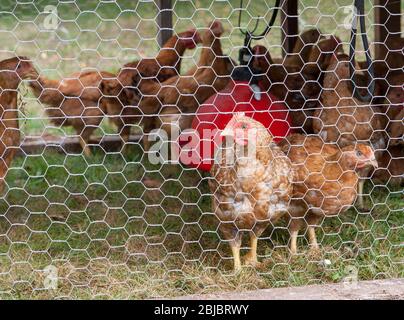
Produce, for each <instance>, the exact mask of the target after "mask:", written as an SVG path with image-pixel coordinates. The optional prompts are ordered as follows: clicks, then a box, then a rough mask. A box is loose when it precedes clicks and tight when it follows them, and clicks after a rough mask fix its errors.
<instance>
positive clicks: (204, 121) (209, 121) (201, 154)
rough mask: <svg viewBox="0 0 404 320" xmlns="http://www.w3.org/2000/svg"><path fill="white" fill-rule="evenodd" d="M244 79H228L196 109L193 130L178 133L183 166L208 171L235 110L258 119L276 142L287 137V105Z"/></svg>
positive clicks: (288, 129)
mask: <svg viewBox="0 0 404 320" xmlns="http://www.w3.org/2000/svg"><path fill="white" fill-rule="evenodd" d="M256 89H258V90H255V91H258V92H257V93H255V92H254V90H253V87H252V86H250V85H249V82H247V81H234V80H232V81H230V83H229V84H228V86H227V87H226V88H225V89H223V90H222V91H221V92H219V93H217V94H215V95H213V96H211V97H210V98H209V99H208V100H206V101H205V103H204V104H203V105H201V106H200V108H199V109H198V111H197V113H196V116H195V118H194V120H193V122H192V128H193V129H194V130H193V132H188V133H187V132H185V133H183V134H182V136H181V138H180V139H181V141H182V142H185V145H184V143H181V144H182V145H183V146H182V149H181V151H180V161H181V162H182V163H184V164H185V165H189V166H192V167H196V168H198V169H201V170H204V171H209V170H210V168H211V166H212V162H213V158H214V155H215V151H216V149H217V147H218V146H219V144H221V142H222V137H220V131H221V130H223V129H224V128H225V127H226V125H227V123H228V122H229V121H230V119H231V118H232V116H233V114H234V113H235V112H245V114H246V116H249V117H252V118H253V119H255V120H257V121H259V122H261V123H262V124H263V125H264V126H265V127H266V128H268V130H269V131H270V133H271V134H272V136H274V138H275V141H279V140H280V139H281V138H283V137H285V136H287V135H288V134H289V132H290V127H291V121H290V117H289V114H288V108H287V107H286V106H285V105H284V104H283V103H280V102H274V101H276V100H278V99H277V98H276V97H274V96H273V95H271V94H267V93H266V92H259V91H260V90H259V87H258V86H256Z"/></svg>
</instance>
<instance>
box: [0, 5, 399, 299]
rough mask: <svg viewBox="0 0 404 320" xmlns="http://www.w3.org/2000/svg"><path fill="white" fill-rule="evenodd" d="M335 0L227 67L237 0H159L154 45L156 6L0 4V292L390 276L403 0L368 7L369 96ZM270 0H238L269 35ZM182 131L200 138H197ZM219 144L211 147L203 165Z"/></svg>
mask: <svg viewBox="0 0 404 320" xmlns="http://www.w3.org/2000/svg"><path fill="white" fill-rule="evenodd" d="M334 2H335V3H333V4H332V5H330V2H329V1H324V0H321V1H316V0H307V1H304V2H300V3H299V8H298V9H299V15H298V19H297V20H293V19H292V18H293V17H294V16H292V13H291V12H292V11H289V10H287V8H289V9H290V8H291V7H293V2H292V1H289V3H286V4H282V12H281V13H280V15H281V16H282V17H281V18H282V19H280V17H279V16H278V18H277V19H276V21H275V24H274V26H273V28H272V30H271V32H270V33H269V34H268V35H267V36H266V37H264V38H263V39H261V40H259V41H253V44H252V46H254V48H253V52H254V56H253V58H252V60H250V63H249V64H248V65H247V66H245V67H244V68H235V65H236V62H235V61H237V60H238V52H239V49H240V48H241V47H242V46H243V39H244V36H243V34H242V33H241V32H240V30H241V29H240V27H239V25H238V18H239V6H240V3H239V1H233V0H229V1H205V0H200V1H181V0H176V1H172V11H170V12H171V13H172V20H173V30H174V33H175V35H174V36H173V37H172V38H169V39H168V40H167V42H166V44H165V46H164V48H163V49H159V48H158V42H157V39H158V37H157V34H158V30H159V26H158V24H157V22H156V21H158V20H159V19H158V16H159V7H158V5H157V4H156V3H155V2H153V1H146V0H143V1H128V0H122V1H121V0H118V1H101V2H99V1H79V0H77V1H56V0H49V1H18V2H14V1H2V8H1V11H0V17H1V19H0V25H1V28H0V29H1V32H0V36H1V40H2V41H1V42H2V45H1V49H0V58H1V59H0V60H2V59H6V58H7V59H8V60H4V61H2V62H0V90H1V91H0V105H1V106H2V122H1V123H2V126H1V128H0V132H1V133H2V134H1V141H2V144H1V147H0V150H1V153H2V164H1V174H2V181H1V183H2V188H3V191H2V195H1V198H0V297H2V298H55V297H59V298H63V297H65V298H95V297H105V298H145V297H167V296H178V295H183V294H194V293H207V292H212V291H217V290H244V289H256V288H267V287H274V286H295V285H305V284H313V283H322V282H330V281H331V282H338V281H352V280H357V279H360V280H365V279H376V278H393V277H403V276H404V274H403V247H402V245H403V243H402V241H403V222H404V216H403V205H404V200H403V188H402V186H403V182H402V181H403V168H404V165H403V147H402V144H403V102H404V100H403V99H404V98H403V79H404V78H403V65H404V63H403V61H404V56H403V51H402V48H403V38H401V33H400V28H399V27H400V24H401V23H402V21H403V15H402V14H400V6H401V7H402V4H400V3H399V1H388V2H389V7H388V8H389V10H392V12H396V14H393V15H391V16H390V18H389V19H390V20H391V21H390V22H389V23H388V22H386V21H388V19H386V18H383V17H385V14H386V12H385V11H383V8H384V7H383V6H381V5H380V3H382V2H383V1H375V2H374V3H373V2H371V1H366V3H365V4H366V6H365V15H364V17H365V20H366V25H367V30H366V31H367V35H368V37H369V39H370V44H371V52H372V55H373V57H375V51H374V46H375V44H376V45H379V51H377V50H376V53H377V52H378V53H377V59H375V62H374V64H373V65H374V77H375V78H374V80H375V82H376V90H375V92H374V98H373V99H372V101H371V102H363V101H361V100H359V99H358V98H356V97H354V96H353V94H352V92H353V90H352V82H351V81H350V80H349V79H351V75H350V73H349V62H348V61H349V57H348V56H347V55H346V54H344V53H345V52H348V51H349V44H350V43H349V40H350V38H349V34H350V30H351V22H352V17H353V14H354V12H355V11H354V9H353V8H354V7H353V5H352V2H353V1H349V0H335V1H334ZM273 3H274V1H245V3H244V7H243V8H244V9H243V14H242V19H241V25H242V28H244V27H248V28H250V29H252V28H253V27H254V26H255V23H256V22H255V21H256V19H258V20H259V22H260V23H259V24H258V30H260V29H263V25H265V22H268V21H269V20H270V18H271V16H272V13H273V12H274V9H273ZM397 7H398V10H397ZM393 10H395V11H393ZM382 11H383V12H384V13H383V12H382ZM383 19H385V20H383ZM162 20H163V21H162V23H167V21H166V20H164V19H162ZM212 21H216V22H214V23H212ZM280 21H282V22H280ZM297 22H298V23H299V25H298V27H299V29H300V30H301V31H300V32H299V33H298V34H295V35H294V34H293V30H294V28H295V27H296V25H295V24H294V23H297ZM381 25H382V26H384V25H385V26H386V28H385V29H383V30H387V31H385V32H386V33H387V37H386V40H385V39H384V38H383V40H381V42H380V39H376V40H374V37H373V34H374V29H375V28H376V29H377V27H378V26H381ZM282 27H283V28H284V30H286V31H285V32H288V37H281V33H282V32H281V30H282ZM287 30H289V31H287ZM291 30H292V31H291ZM380 30H381V29H380V28H379V29H378V30H376V34H378V32H379V33H380V34H382V33H383V30H382V31H380ZM397 30H398V31H397ZM396 31H397V32H396ZM165 34H166V32H161V37H162V38H164V37H165ZM358 40H359V39H358ZM358 42H360V41H358ZM256 45H257V46H256ZM286 45H287V46H289V48H290V52H289V53H288V54H287V55H284V56H282V52H283V53H285V52H284V51H282V48H285V47H287V46H286ZM293 45H294V47H293ZM195 47H196V48H195ZM358 48H359V49H358V50H357V51H358V53H357V57H356V61H357V65H356V67H357V73H358V74H357V75H356V76H355V78H356V83H357V86H358V87H359V88H362V89H359V90H362V91H363V90H365V91H366V87H367V84H368V83H369V81H368V78H369V77H368V78H367V77H366V76H367V75H368V74H367V73H366V72H363V71H364V69H366V64H365V63H364V62H363V61H364V54H363V49H362V47H361V45H358ZM17 55H18V56H20V58H13V56H17ZM10 57H11V58H10ZM235 69H237V70H238V71H234V70H235ZM246 69H247V70H248V69H249V70H252V71H253V72H254V73H255V74H256V75H258V76H255V77H252V78H249V77H248V72H246ZM359 69H362V70H361V71H362V72H359V71H358V70H359ZM240 70H241V71H240ZM231 74H232V75H233V77H234V78H235V79H236V80H235V82H233V80H231V77H230V75H231ZM20 82H21V84H20ZM19 84H20V85H19ZM18 85H19V86H18ZM17 88H18V89H17ZM222 90H223V91H222ZM219 92H221V93H220V94H218V93H219ZM17 94H18V99H17ZM211 96H213V97H212V98H210V100H208V102H207V103H205V104H204V105H203V106H202V107H201V105H202V104H203V103H204V102H205V101H206V100H207V99H208V98H209V97H211ZM236 111H246V112H247V113H246V115H245V116H243V115H242V114H239V113H237V114H235V112H236ZM234 114H235V116H234V118H232V116H233V115H234ZM251 117H253V118H254V119H255V120H256V121H254V120H251ZM230 118H232V120H231V121H230V122H229V120H230ZM16 119H17V120H18V121H15V120H16ZM228 122H229V123H228ZM227 123H228V124H227ZM225 127H226V130H223V129H224V128H225ZM265 127H267V128H269V131H268V130H267V129H265ZM191 128H193V129H195V128H196V129H197V131H196V132H197V133H202V134H205V133H206V132H208V133H207V134H208V135H206V136H205V135H203V136H202V138H203V139H204V140H206V141H207V144H205V145H203V146H202V147H201V148H199V143H196V144H194V145H190V144H189V143H190V142H192V141H197V140H193V137H195V130H194V131H188V132H187V131H186V129H191ZM202 129H206V130H205V131H203V130H202ZM212 129H213V131H212ZM214 129H220V130H216V131H215V130H214ZM222 130H223V131H222ZM178 131H181V135H180V136H179V137H178ZM184 132H185V133H186V136H185V138H184ZM218 132H219V133H220V132H224V133H222V135H226V136H231V137H233V138H229V139H227V140H226V141H227V142H229V141H230V142H229V143H228V144H223V145H221V142H220V141H221V140H220V136H219V135H218ZM251 133H253V134H251ZM292 133H294V134H293V135H290V134H292ZM286 134H289V136H288V138H287V139H284V136H285V135H286ZM218 137H219V138H218ZM274 137H275V143H274V141H273V138H274ZM167 139H168V141H171V143H167ZM189 139H190V140H189ZM212 140H213V141H215V143H214V144H213V145H214V146H215V150H216V149H217V150H222V152H223V153H222V152H218V153H217V155H218V158H216V160H215V164H214V166H213V167H212V169H211V172H210V173H209V172H206V169H207V168H209V167H210V165H211V161H208V160H209V159H212V157H213V154H212V153H209V151H211V148H210V146H211V141H212ZM251 146H253V148H252V149H251V148H250V147H251ZM167 150H169V151H172V153H171V154H168V155H167ZM184 150H185V151H184ZM251 150H253V152H252V153H249V152H251ZM202 151H203V152H206V154H205V153H203V154H202ZM244 151H247V153H246V152H244ZM178 153H179V154H180V161H179V160H178V159H179V157H178ZM189 153H191V154H192V155H191V156H190V157H189ZM200 154H202V155H203V156H204V158H203V159H205V160H206V159H207V161H205V162H204V167H203V169H205V171H203V170H198V169H196V168H195V165H196V164H198V163H199V164H200V163H201V161H202V159H201V158H200V157H198V156H199V155H200ZM220 155H223V156H222V157H220ZM285 155H287V156H285ZM162 159H163V160H162ZM229 160H231V161H229ZM187 161H188V162H187ZM376 162H377V163H378V165H379V168H378V169H377V170H375V168H374V167H375V165H376ZM3 178H4V179H3ZM363 182H365V183H364V188H363ZM359 193H361V194H363V197H360V199H361V201H362V202H361V201H357V202H356V203H355V201H356V198H357V194H359ZM278 218H279V219H278ZM299 231H300V232H299ZM242 234H245V235H247V234H249V235H250V241H248V237H244V240H243V241H241V235H242ZM257 239H258V240H257ZM316 239H317V240H316ZM257 241H258V244H257ZM229 245H230V246H229ZM230 248H231V249H232V250H230ZM255 249H257V254H255ZM240 251H241V253H242V254H241V256H242V258H241V259H240ZM247 251H248V253H247ZM240 260H241V265H242V267H240ZM257 260H259V263H258V261H257ZM233 263H234V264H233ZM234 268H236V269H237V270H236V271H234Z"/></svg>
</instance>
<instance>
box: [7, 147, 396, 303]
mask: <svg viewBox="0 0 404 320" xmlns="http://www.w3.org/2000/svg"><path fill="white" fill-rule="evenodd" d="M142 156H143V155H142V153H141V149H140V148H139V147H136V146H135V147H132V149H131V150H130V153H129V155H128V156H127V158H124V157H123V156H122V155H120V154H105V153H102V152H101V151H96V153H95V155H94V156H93V157H91V158H84V157H83V156H81V155H67V156H64V155H61V154H58V153H55V152H45V153H44V154H43V156H32V155H31V156H28V157H26V158H23V157H19V158H17V159H16V160H15V162H14V164H13V168H11V170H10V171H9V173H8V175H7V184H8V192H5V193H4V195H3V197H2V198H1V199H0V213H1V214H0V296H1V297H2V298H56V297H58V298H63V297H71V298H91V297H97V298H150V297H172V296H178V295H183V294H193V293H208V292H217V291H218V290H221V291H230V290H245V289H255V288H267V287H278V286H298V285H305V284H313V283H323V282H339V281H342V280H343V278H344V277H345V276H346V274H347V272H348V271H349V270H350V269H349V268H352V266H354V267H355V268H357V270H358V276H359V279H361V280H367V279H381V278H395V277H403V276H404V268H403V247H402V243H403V240H404V234H403V224H404V216H403V214H402V213H403V211H402V210H403V207H404V199H403V194H402V189H399V188H393V187H391V186H389V187H388V188H387V187H381V186H379V187H374V188H373V187H372V188H371V186H372V184H371V183H368V185H367V191H368V192H369V193H370V198H371V199H372V201H373V202H372V203H371V202H370V199H367V201H368V205H369V206H373V210H372V212H371V213H366V214H363V213H358V212H357V211H356V209H355V208H353V209H351V210H349V211H348V212H347V213H346V214H344V215H342V216H340V217H336V218H330V219H327V220H325V222H324V223H323V224H322V226H321V228H319V230H318V239H319V242H320V243H321V248H322V249H321V252H320V253H319V254H311V253H310V252H309V251H308V246H307V242H306V240H305V238H304V237H303V236H302V237H301V239H300V242H299V248H300V252H301V254H300V255H298V256H296V257H291V256H290V254H289V252H288V250H287V244H288V238H289V237H288V232H287V231H286V229H285V227H286V223H285V222H282V223H279V224H278V225H276V228H268V230H267V232H266V233H265V234H264V236H263V238H262V240H261V241H260V243H259V256H260V260H261V261H262V262H263V263H262V265H261V266H260V267H259V268H258V269H256V270H255V269H245V270H243V271H242V272H241V273H240V274H237V275H234V274H232V272H231V266H232V260H231V254H230V250H229V248H228V246H227V244H225V243H223V242H221V241H220V233H218V232H217V225H218V221H217V220H216V218H215V217H214V216H213V215H212V214H210V196H209V190H208V187H207V183H206V179H205V178H203V177H201V174H200V173H198V172H197V171H196V170H193V169H188V168H182V167H181V166H174V165H164V166H155V165H153V166H152V165H150V164H149V163H148V162H147V161H145V160H144V159H142ZM144 176H147V177H150V178H153V179H156V180H158V181H160V182H161V189H160V190H158V189H147V188H145V187H144V185H143V184H142V183H141V182H140V180H141V179H142V178H143V177H144ZM324 259H329V260H330V261H331V264H330V265H325V264H324V263H323V261H324ZM48 265H55V266H57V267H58V268H59V277H60V282H59V287H58V289H57V290H46V289H44V285H43V279H44V272H43V269H44V268H45V267H46V266H48ZM347 270H348V271H347Z"/></svg>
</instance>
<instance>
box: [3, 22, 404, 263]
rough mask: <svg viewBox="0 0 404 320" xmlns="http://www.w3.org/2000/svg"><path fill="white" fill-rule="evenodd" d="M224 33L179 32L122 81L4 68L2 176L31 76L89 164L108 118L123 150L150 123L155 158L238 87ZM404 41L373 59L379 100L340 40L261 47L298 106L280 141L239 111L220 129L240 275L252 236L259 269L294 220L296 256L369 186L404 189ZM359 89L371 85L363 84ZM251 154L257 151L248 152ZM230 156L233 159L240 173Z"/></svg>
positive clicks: (213, 181)
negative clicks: (245, 243) (186, 57)
mask: <svg viewBox="0 0 404 320" xmlns="http://www.w3.org/2000/svg"><path fill="white" fill-rule="evenodd" d="M222 33H223V27H222V24H221V23H220V22H218V21H214V22H212V23H211V24H210V25H209V26H208V27H207V28H206V29H205V30H204V31H203V32H201V33H199V32H198V31H195V30H190V31H186V32H183V33H179V34H178V35H175V36H173V37H172V38H171V39H169V40H168V41H167V43H166V44H165V45H164V47H163V48H162V49H161V50H160V52H159V53H158V55H157V57H156V58H154V59H142V60H139V61H134V62H131V63H128V64H126V65H124V66H123V67H122V68H121V69H120V70H119V72H118V73H117V74H116V75H115V74H111V73H109V72H105V71H88V72H79V73H75V74H72V75H71V76H70V77H67V78H65V79H63V80H60V81H59V80H50V79H47V78H45V77H43V76H42V75H40V74H39V73H38V72H37V70H36V69H35V67H34V66H33V64H32V62H31V61H30V60H29V59H28V58H25V57H15V58H11V59H8V60H4V61H2V62H0V111H1V122H0V136H1V144H0V153H1V163H0V179H4V176H5V174H6V172H7V168H8V167H9V166H10V163H11V161H12V159H13V157H14V154H15V151H16V150H17V149H18V148H19V143H20V141H19V140H20V136H19V127H18V110H17V88H18V85H19V83H20V81H21V80H22V79H28V82H29V86H30V87H31V89H32V91H33V93H34V94H35V96H36V97H37V98H38V100H39V101H40V102H41V103H42V104H44V105H46V106H47V107H46V109H45V110H46V113H47V116H48V117H49V120H50V121H51V122H52V123H54V124H55V125H57V126H71V127H73V128H74V129H75V131H76V133H77V135H78V136H79V137H80V144H81V145H82V147H83V152H84V153H85V154H86V155H87V156H90V155H91V151H90V149H89V147H88V141H89V139H90V137H91V135H92V133H93V131H94V130H95V129H96V128H97V127H98V126H99V125H100V123H101V121H102V120H103V118H104V117H108V119H110V120H111V121H112V122H113V123H114V124H115V125H116V126H117V128H118V132H119V135H120V136H121V139H122V141H123V144H125V142H127V141H128V139H129V135H130V129H131V126H132V125H133V124H141V125H142V127H143V139H142V143H143V147H144V149H145V150H148V149H149V148H150V142H149V140H148V134H149V133H150V132H151V131H152V130H153V129H155V128H162V129H164V130H165V131H166V132H167V133H170V132H171V127H173V126H175V127H177V128H178V129H179V130H185V129H188V128H190V127H191V123H192V120H193V117H194V115H195V112H196V111H197V109H198V107H199V106H200V104H201V103H203V102H204V101H205V100H206V99H207V98H209V97H210V96H211V95H212V94H214V93H216V92H218V91H220V90H222V89H223V88H224V87H225V86H226V85H227V84H228V83H229V81H231V77H230V76H231V72H232V70H233V68H234V62H233V61H232V60H231V59H230V58H229V57H228V56H226V55H224V54H223V51H222V48H221V42H220V36H221V35H222ZM402 40H403V39H399V40H397V41H398V42H399V43H398V44H396V46H397V48H399V50H396V51H393V52H391V53H390V54H389V56H387V57H386V60H385V61H377V62H375V63H374V68H375V75H376V79H375V81H376V88H377V90H376V94H375V97H374V98H373V100H372V101H371V103H363V102H361V101H358V100H357V99H356V98H354V97H353V94H352V88H351V81H350V75H349V58H348V56H347V55H346V54H344V52H343V48H342V44H341V42H340V40H339V39H338V38H336V37H329V38H325V37H323V36H322V35H321V33H320V32H319V31H318V30H315V29H313V30H308V31H306V32H304V33H302V34H301V35H300V37H299V38H298V41H297V43H296V45H295V48H294V50H293V52H292V54H288V55H287V56H286V57H285V58H283V59H282V60H276V59H272V57H271V56H270V54H269V52H268V50H267V49H266V48H265V47H263V46H259V45H258V46H255V47H254V48H253V54H254V55H253V58H252V62H251V65H252V67H253V68H254V70H256V71H257V72H259V73H260V76H261V81H260V87H261V89H262V90H264V91H269V92H271V93H272V94H273V95H274V96H276V97H277V98H278V99H279V100H280V101H284V102H285V104H286V105H287V106H288V108H289V112H290V115H291V119H292V122H293V123H292V125H293V128H294V129H293V132H294V133H292V134H291V135H290V136H288V137H286V138H285V139H284V140H283V141H281V142H280V143H275V142H274V141H273V137H272V136H271V134H270V133H269V131H268V130H267V129H266V128H265V127H264V126H263V125H262V124H261V123H259V122H257V121H256V120H253V119H251V118H249V117H246V116H245V115H244V114H239V113H236V114H234V116H233V118H232V120H231V121H230V122H229V123H228V125H227V126H226V128H225V130H224V131H223V132H222V136H223V137H230V138H231V139H232V140H233V141H234V143H233V146H232V147H231V148H230V149H229V148H226V147H225V146H224V145H223V147H222V148H220V149H219V150H218V154H217V161H215V163H214V165H213V166H212V169H211V178H210V179H209V186H210V188H211V193H212V196H213V201H212V203H213V212H214V213H215V214H216V215H217V216H218V218H219V220H220V221H221V224H220V229H221V231H222V233H223V236H224V238H225V239H226V240H227V241H228V242H229V244H230V246H231V249H232V253H233V256H234V268H235V269H236V270H239V269H240V268H241V259H240V246H241V233H242V232H243V231H247V232H249V234H250V247H251V250H250V252H249V253H248V254H247V255H246V257H245V262H246V263H247V264H252V265H255V264H257V263H258V260H257V242H258V238H259V236H260V235H261V233H262V232H263V231H264V230H265V228H266V227H267V226H268V225H269V224H271V223H274V222H275V221H277V220H279V218H281V217H283V216H285V215H286V216H289V218H290V219H289V223H288V227H289V229H290V235H291V241H290V247H291V251H292V253H296V252H297V237H298V233H299V230H300V229H301V228H302V227H304V226H307V227H308V236H309V241H310V244H311V245H312V247H313V248H317V247H318V244H317V240H316V234H315V226H316V225H318V224H319V222H320V221H321V219H322V218H323V217H326V216H335V215H338V214H341V213H343V212H344V211H346V210H347V209H348V208H350V207H351V206H352V205H353V204H354V202H355V199H356V198H357V195H358V194H359V195H360V194H362V193H363V183H364V181H365V179H366V178H368V177H372V179H375V181H378V182H379V181H382V182H383V183H398V184H401V185H402V183H403V171H404V164H403V157H404V154H403V150H404V149H403V144H404V142H403V134H404V125H403V116H404V108H403V105H404V104H403V103H404V92H403V83H404V73H403V66H404V54H403V52H402V48H403V41H402ZM199 43H201V44H202V51H201V55H200V59H199V61H198V63H197V65H196V66H195V67H194V68H191V70H188V71H187V72H186V73H183V74H181V73H180V70H181V57H182V56H183V54H184V51H185V50H187V49H193V48H195V47H196V45H197V44H199ZM359 67H360V65H359ZM358 81H359V82H360V83H363V84H366V83H367V79H366V78H365V77H364V76H363V77H359V79H358ZM251 132H254V134H253V135H251ZM251 137H253V138H251ZM251 146H253V147H254V148H255V150H256V153H255V154H254V156H249V155H248V153H247V156H246V152H245V151H246V149H247V148H250V147H251ZM228 157H234V159H235V161H234V162H233V163H232V164H231V165H229V164H228V162H227V160H228V159H227V158H228ZM376 168H377V170H376V171H375V169H376ZM0 186H3V183H2V181H0ZM360 199H361V198H360ZM360 205H362V206H363V203H360Z"/></svg>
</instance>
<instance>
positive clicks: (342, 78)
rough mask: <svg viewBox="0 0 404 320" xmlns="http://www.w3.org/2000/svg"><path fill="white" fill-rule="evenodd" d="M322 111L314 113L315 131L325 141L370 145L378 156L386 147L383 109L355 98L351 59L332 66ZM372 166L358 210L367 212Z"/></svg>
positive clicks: (364, 174) (366, 170)
mask: <svg viewBox="0 0 404 320" xmlns="http://www.w3.org/2000/svg"><path fill="white" fill-rule="evenodd" d="M321 103H322V108H321V109H317V110H316V111H315V113H314V119H313V130H314V132H315V133H317V134H319V135H320V137H321V138H322V139H323V141H324V142H335V143H337V144H338V145H339V146H340V147H344V146H347V145H351V144H353V143H355V142H364V143H370V144H371V145H372V147H373V149H374V150H376V152H377V154H380V151H381V150H384V149H385V147H386V140H385V139H386V137H385V133H384V130H385V128H386V124H385V121H384V116H383V114H382V110H380V109H379V108H378V107H376V106H372V105H370V104H368V103H365V102H361V101H359V100H358V99H356V98H354V97H353V94H352V89H351V81H350V75H349V57H348V56H346V55H342V54H341V55H338V57H334V58H333V59H332V62H331V63H330V65H329V67H328V70H327V72H326V75H325V77H324V88H323V91H322V94H321ZM371 170H372V168H371V167H366V168H364V169H363V170H361V172H360V175H361V177H362V178H363V179H362V180H361V181H360V183H359V195H360V196H359V198H358V204H359V208H361V209H366V208H365V206H364V200H363V197H362V195H363V188H364V183H365V180H366V178H367V177H368V176H369V173H370V171H371Z"/></svg>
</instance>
